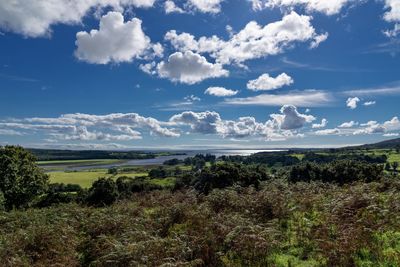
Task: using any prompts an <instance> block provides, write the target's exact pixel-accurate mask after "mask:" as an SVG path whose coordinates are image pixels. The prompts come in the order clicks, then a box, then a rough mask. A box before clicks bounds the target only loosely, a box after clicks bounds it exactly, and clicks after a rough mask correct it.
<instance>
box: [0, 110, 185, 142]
mask: <svg viewBox="0 0 400 267" xmlns="http://www.w3.org/2000/svg"><path fill="white" fill-rule="evenodd" d="M167 124H168V123H163V122H160V121H158V120H156V119H154V118H151V117H143V116H140V115H139V114H137V113H112V114H107V115H92V114H82V113H74V114H64V115H61V116H60V117H56V118H26V119H20V120H19V119H13V120H12V122H4V121H2V122H0V130H2V129H3V128H5V129H9V130H19V131H21V132H22V133H25V134H28V133H31V134H32V132H37V131H40V132H43V134H45V135H49V136H51V137H52V138H55V139H57V140H83V141H89V140H103V141H111V140H114V141H127V140H136V139H141V138H142V136H141V133H140V132H139V131H138V130H140V129H142V130H143V129H147V130H148V131H149V132H150V134H152V135H156V136H163V137H178V136H179V135H180V134H179V133H177V132H176V131H175V130H174V129H170V128H167V127H164V126H163V125H167Z"/></svg>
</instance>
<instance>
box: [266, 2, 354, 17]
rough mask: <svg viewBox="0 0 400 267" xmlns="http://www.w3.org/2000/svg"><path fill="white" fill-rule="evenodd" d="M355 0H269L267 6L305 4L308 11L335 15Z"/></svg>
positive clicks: (291, 6)
mask: <svg viewBox="0 0 400 267" xmlns="http://www.w3.org/2000/svg"><path fill="white" fill-rule="evenodd" d="M352 1H353V0H267V1H265V6H266V7H284V8H289V9H290V8H293V7H294V6H296V5H302V6H305V8H306V10H307V11H308V12H321V13H324V14H326V15H335V14H338V13H339V12H340V10H341V9H342V8H343V7H344V6H345V5H347V4H348V3H350V2H352Z"/></svg>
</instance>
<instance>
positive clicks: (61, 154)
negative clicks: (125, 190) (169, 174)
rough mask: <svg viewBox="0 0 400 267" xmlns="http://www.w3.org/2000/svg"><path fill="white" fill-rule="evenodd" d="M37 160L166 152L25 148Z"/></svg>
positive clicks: (144, 156)
mask: <svg viewBox="0 0 400 267" xmlns="http://www.w3.org/2000/svg"><path fill="white" fill-rule="evenodd" d="M27 149H28V150H29V151H31V152H32V153H33V154H34V155H35V156H36V158H37V159H38V160H79V159H151V158H155V157H157V156H160V155H167V154H168V155H169V154H171V153H168V152H160V153H154V152H143V151H102V150H59V149H36V148H27Z"/></svg>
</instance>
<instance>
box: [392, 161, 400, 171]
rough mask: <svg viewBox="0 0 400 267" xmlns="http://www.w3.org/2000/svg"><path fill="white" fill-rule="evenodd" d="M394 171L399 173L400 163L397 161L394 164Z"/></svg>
mask: <svg viewBox="0 0 400 267" xmlns="http://www.w3.org/2000/svg"><path fill="white" fill-rule="evenodd" d="M392 167H393V170H394V171H395V172H397V168H398V167H399V163H398V162H397V161H395V162H393V163H392Z"/></svg>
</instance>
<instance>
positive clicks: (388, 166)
mask: <svg viewBox="0 0 400 267" xmlns="http://www.w3.org/2000/svg"><path fill="white" fill-rule="evenodd" d="M391 169H392V167H391V166H390V162H388V163H386V165H385V171H388V172H390V170H391Z"/></svg>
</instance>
